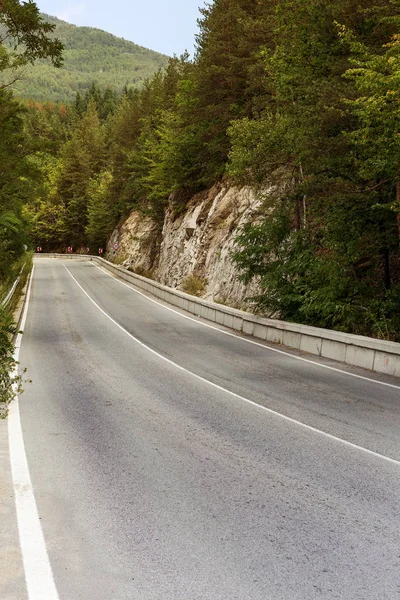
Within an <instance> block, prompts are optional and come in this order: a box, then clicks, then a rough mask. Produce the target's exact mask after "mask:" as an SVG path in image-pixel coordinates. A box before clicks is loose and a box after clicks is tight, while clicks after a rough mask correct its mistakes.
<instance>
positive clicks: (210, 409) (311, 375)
mask: <svg viewBox="0 0 400 600" xmlns="http://www.w3.org/2000/svg"><path fill="white" fill-rule="evenodd" d="M68 270H69V271H70V272H68ZM71 274H72V275H73V277H72V276H71ZM74 278H75V280H74ZM78 283H79V284H80V286H82V287H80V286H79V285H78ZM82 288H83V289H82ZM83 290H84V291H85V292H86V294H85V293H84V291H83ZM88 296H89V297H90V298H91V299H92V300H93V302H95V303H96V304H97V306H96V305H95V304H94V303H93V302H92V301H91V300H90V298H89V297H88ZM100 309H102V310H100ZM102 311H104V312H102ZM104 313H106V314H104ZM106 315H109V316H110V317H111V319H112V320H111V319H110V318H108V317H107V316H106ZM121 327H122V328H123V329H122V328H121ZM124 330H126V331H127V332H129V333H130V334H131V335H132V336H134V338H136V340H135V339H134V338H133V337H131V336H129V335H127V333H126V331H124ZM147 347H148V348H150V349H151V350H153V351H154V352H151V351H150V350H149V349H148V348H147ZM156 353H158V354H159V355H158V354H156ZM163 357H164V358H166V359H168V360H165V359H164V358H163ZM309 358H310V359H311V360H315V359H314V358H313V357H309ZM20 362H21V364H22V366H23V367H27V369H28V374H29V377H30V378H31V379H32V381H33V383H32V384H30V385H28V386H27V389H26V392H25V394H24V395H23V396H22V397H21V399H20V411H21V421H22V428H23V433H24V441H25V448H26V453H27V456H28V463H29V469H30V474H31V479H32V483H33V489H34V492H35V496H36V502H37V506H38V510H39V514H40V518H41V524H42V529H43V533H44V537H45V541H46V546H47V550H48V554H49V558H50V563H51V566H52V569H53V574H54V579H55V583H56V586H57V590H58V594H59V597H60V599H61V600H78V599H83V600H89V599H90V600H92V599H93V598H96V600H153V599H154V600H205V599H210V600H235V599H238V600H247V599H248V600H314V599H318V600H320V599H324V600H325V599H334V598H335V599H336V598H340V599H344V600H353V599H354V600H372V599H373V600H386V599H387V600H394V599H396V598H400V463H396V462H395V461H394V462H389V461H387V460H385V457H388V458H392V459H395V460H398V461H400V433H399V432H400V389H399V388H397V389H396V388H394V387H388V386H383V385H381V382H387V383H391V384H392V385H399V386H400V382H399V380H395V379H391V378H388V377H379V376H374V375H373V374H368V373H367V372H365V371H361V370H356V369H346V368H345V367H343V368H344V369H345V370H347V371H349V372H351V373H355V374H357V373H358V374H361V375H363V376H366V377H371V378H375V379H376V380H377V381H376V382H375V381H366V380H362V379H358V378H355V377H353V376H351V375H348V374H346V373H343V374H341V373H338V372H335V371H330V370H327V369H325V368H322V367H321V366H319V365H318V364H312V363H308V362H305V361H300V360H297V359H296V358H293V357H292V356H291V355H290V353H288V354H287V355H284V354H278V353H276V352H273V351H271V350H270V349H269V348H268V345H265V347H260V346H256V345H254V344H251V343H249V342H248V341H246V340H244V339H242V338H240V337H232V336H228V335H226V334H224V333H223V331H218V330H216V329H211V328H209V327H205V326H204V325H203V324H202V323H198V322H195V321H194V320H192V319H188V318H184V317H183V316H181V315H180V314H179V313H177V312H172V311H171V310H168V309H167V308H164V307H163V306H162V305H160V304H156V303H154V302H152V301H151V300H150V299H148V298H146V297H144V296H143V295H139V294H138V293H136V292H135V291H134V290H132V289H131V288H130V287H129V286H127V285H123V284H122V283H121V282H119V281H118V280H116V279H114V278H113V277H111V276H109V275H108V274H106V273H104V272H103V271H101V270H100V269H98V268H96V267H95V266H94V265H93V264H92V263H89V262H74V261H64V263H63V261H57V260H53V259H38V260H36V269H35V275H34V280H33V286H32V295H31V301H30V305H29V312H28V320H27V324H26V327H25V335H24V338H23V344H22V350H21V355H20ZM173 363H176V364H177V365H179V366H180V367H183V369H182V368H178V367H177V366H176V365H174V364H173ZM321 364H328V365H333V366H335V367H338V364H337V363H332V362H329V361H323V362H321ZM339 367H340V365H339ZM193 374H194V375H197V376H199V377H200V378H199V377H195V376H193ZM201 378H204V379H206V380H207V381H209V382H212V383H214V384H216V385H214V386H213V385H210V384H209V383H207V381H204V380H203V379H201ZM216 386H220V387H219V388H218V387H216ZM221 388H225V390H227V391H224V389H221ZM229 391H230V392H233V393H234V394H237V395H239V396H242V397H244V398H246V399H248V400H250V401H251V402H246V401H245V400H244V399H241V398H239V397H237V396H235V395H233V394H232V393H229ZM258 405H259V406H258ZM263 407H266V408H268V409H271V410H272V411H276V413H280V414H281V415H285V416H287V417H291V418H292V419H294V420H295V421H299V422H301V423H303V424H305V425H309V426H311V427H313V428H315V429H316V430H312V429H307V428H305V427H303V426H302V425H301V424H300V423H296V422H292V421H289V420H286V419H284V418H283V417H282V416H280V414H276V413H274V412H271V411H268V410H265V409H264V408H263ZM324 434H329V435H324ZM329 436H334V437H329ZM334 438H341V439H343V440H344V441H347V442H351V444H353V445H351V444H350V445H349V444H345V443H343V442H341V441H340V440H338V439H334ZM365 450H371V451H373V452H375V453H378V454H379V455H382V456H377V455H373V454H369V453H367V452H365Z"/></svg>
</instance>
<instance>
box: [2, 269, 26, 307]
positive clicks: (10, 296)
mask: <svg viewBox="0 0 400 600" xmlns="http://www.w3.org/2000/svg"><path fill="white" fill-rule="evenodd" d="M20 281H21V274H19V275H18V277H17V279H16V280H15V281H14V283H13V285H12V287H11V289H10V291H9V292H8V294H7V295H6V297H5V298H4V299H3V300H2V301H1V302H0V304H1V305H2V306H4V307H6V306H7V305H8V304H9V303H10V301H11V299H12V297H13V296H14V293H15V290H16V289H17V286H18V284H19V282H20Z"/></svg>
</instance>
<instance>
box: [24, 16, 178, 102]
mask: <svg viewBox="0 0 400 600" xmlns="http://www.w3.org/2000/svg"><path fill="white" fill-rule="evenodd" d="M43 18H44V19H45V20H46V21H49V22H50V23H54V24H55V25H56V29H55V32H54V35H55V37H57V38H59V39H60V40H61V42H62V43H63V44H64V47H65V49H64V53H63V55H64V66H63V67H62V68H61V69H55V68H54V67H52V66H51V65H50V63H49V62H47V61H44V60H42V61H39V62H38V63H36V64H35V65H34V66H31V67H29V68H27V69H26V70H25V72H24V75H23V79H22V80H21V81H19V82H17V83H16V84H15V85H14V86H13V88H14V91H15V93H16V94H17V95H19V96H22V97H23V98H29V99H33V100H37V101H42V102H45V101H53V102H59V101H60V102H73V101H74V100H75V97H76V93H77V92H80V93H81V94H82V93H83V94H84V93H85V92H86V90H88V89H89V87H90V85H91V84H92V83H93V82H96V83H97V84H98V85H99V86H100V87H102V88H106V87H111V88H113V89H116V90H121V91H122V89H123V88H124V86H125V85H127V86H128V88H138V87H141V85H142V84H143V81H144V80H145V79H147V78H148V77H151V76H152V75H153V74H154V73H155V72H156V71H158V70H159V69H162V68H164V67H165V66H166V65H167V62H168V57H167V56H165V55H163V54H159V53H158V52H154V51H153V50H148V49H147V48H143V47H142V46H138V45H136V44H134V43H133V42H129V41H127V40H124V39H122V38H118V37H116V36H114V35H112V34H111V33H107V32H105V31H102V30H101V29H94V28H92V27H78V26H76V25H70V24H69V23H66V22H65V21H61V20H60V19H57V18H56V17H51V16H49V15H43Z"/></svg>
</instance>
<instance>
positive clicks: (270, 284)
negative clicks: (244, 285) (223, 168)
mask: <svg viewBox="0 0 400 600" xmlns="http://www.w3.org/2000/svg"><path fill="white" fill-rule="evenodd" d="M278 8H279V10H278V11H277V32H278V34H279V37H278V41H279V43H278V44H277V45H276V46H275V48H271V47H270V48H265V49H264V52H263V55H264V60H265V68H266V71H267V73H268V75H269V78H270V84H269V85H270V89H271V92H272V93H271V99H270V102H269V103H268V105H267V106H266V107H265V110H264V112H263V113H261V114H260V116H259V117H257V118H256V119H249V118H247V119H241V120H238V121H236V122H234V123H232V125H231V127H230V129H229V134H230V137H231V142H232V149H231V153H230V165H229V172H230V173H231V174H232V175H233V176H234V177H235V178H236V179H237V180H238V181H240V182H242V183H243V182H248V183H251V184H253V185H254V184H255V185H258V186H260V188H261V189H263V188H265V186H268V185H269V186H271V185H273V186H275V189H277V192H278V197H274V195H273V194H271V193H270V194H269V203H268V205H266V207H265V216H264V219H263V220H262V222H261V223H260V224H258V225H257V226H254V227H251V226H249V227H248V228H246V229H245V230H244V231H243V233H242V235H241V236H240V237H239V239H238V250H237V252H236V254H235V257H234V258H235V260H236V262H237V264H238V267H239V269H240V270H241V272H242V275H243V277H244V278H245V279H246V281H250V280H252V279H253V278H257V279H258V280H259V281H260V285H261V288H262V290H263V293H262V295H260V297H258V298H257V303H258V306H259V308H260V309H262V310H265V311H267V312H269V313H272V314H279V315H280V316H281V317H282V318H284V319H288V320H294V321H298V322H302V323H308V324H313V325H319V326H322V327H331V328H334V329H343V330H346V331H350V332H354V333H363V334H371V335H378V336H385V337H389V338H391V339H397V338H398V336H399V332H400V328H399V325H400V323H399V317H398V315H399V314H400V302H399V300H398V297H396V294H395V293H394V290H398V287H399V282H400V272H399V242H398V234H397V230H396V219H395V215H394V214H393V213H391V210H390V209H393V208H394V203H395V190H394V187H395V183H396V176H395V175H396V173H397V170H398V164H399V162H398V148H397V135H396V133H397V131H398V107H397V106H396V100H395V94H393V93H392V91H393V90H392V88H394V84H395V81H396V75H395V73H396V68H395V60H394V54H396V53H397V49H396V48H395V46H396V45H397V37H395V38H392V43H391V44H390V46H387V48H388V49H387V50H386V52H385V53H382V45H383V44H384V43H385V41H386V42H387V40H388V39H390V35H392V34H393V31H391V28H393V27H395V26H397V25H396V24H397V20H396V18H395V17H396V14H397V7H396V3H390V2H385V1H383V0H382V2H379V3H376V5H375V6H372V7H371V6H370V5H367V3H365V2H363V1H360V2H357V3H356V5H354V3H353V2H350V1H347V0H343V1H342V2H339V3H338V2H324V3H322V2H321V3H320V2H315V3H305V2H302V1H301V0H293V1H292V2H285V3H283V2H281V3H279V7H278ZM388 17H390V18H388ZM337 22H340V23H342V24H343V26H342V28H341V29H340V30H338V26H337ZM349 31H351V33H349ZM339 33H340V34H341V35H342V37H343V36H344V38H345V40H344V42H343V41H342V40H341V36H340V35H339ZM388 36H389V37H388ZM354 63H356V66H357V68H354V66H352V64H353V65H354ZM390 74H392V75H393V78H392V79H390V77H389V75H390ZM349 98H351V100H349Z"/></svg>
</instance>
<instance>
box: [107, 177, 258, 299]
mask: <svg viewBox="0 0 400 600" xmlns="http://www.w3.org/2000/svg"><path fill="white" fill-rule="evenodd" d="M260 204H261V201H260V198H258V197H257V195H256V194H255V192H254V191H253V190H252V189H251V188H249V187H243V188H237V187H230V186H228V185H226V184H225V185H224V184H218V185H216V186H214V187H213V188H211V189H210V190H208V191H206V192H202V193H200V194H197V195H196V196H194V197H193V198H192V199H191V201H190V202H189V204H188V205H187V207H186V209H185V211H184V212H182V213H178V214H177V213H176V209H175V208H174V205H173V203H172V202H171V203H170V205H169V206H168V208H167V211H166V215H165V219H164V225H163V228H162V231H160V228H159V226H157V225H156V224H155V223H154V222H153V221H152V220H151V219H149V218H148V217H144V216H143V215H141V214H140V213H139V212H138V211H135V210H134V211H132V212H131V214H130V216H129V217H128V219H127V220H126V221H125V222H124V223H123V224H122V225H121V226H119V227H118V228H117V229H116V230H115V231H114V232H113V234H112V236H111V238H110V240H109V243H108V247H107V258H108V259H109V260H112V261H114V262H118V263H120V264H122V265H123V266H124V267H126V268H129V269H131V270H132V271H134V272H136V273H139V274H143V275H145V276H150V277H152V278H154V279H155V280H157V281H159V282H161V283H163V284H165V285H168V286H170V287H175V288H179V289H183V290H184V291H188V292H190V293H197V294H198V295H201V296H202V297H204V298H207V299H210V300H214V301H217V302H221V303H224V304H228V305H230V306H234V307H238V308H242V309H243V308H246V303H245V300H246V298H247V297H249V296H252V295H255V294H257V292H258V289H257V286H256V285H255V284H252V285H251V286H245V285H244V284H243V283H242V282H241V281H240V280H239V277H238V273H237V270H236V268H235V266H234V264H233V263H232V260H231V254H232V251H233V249H234V246H235V238H236V236H237V234H238V232H239V230H240V228H241V227H242V226H243V225H244V224H245V223H249V222H253V221H254V220H256V218H257V215H258V213H259V208H260ZM115 243H118V244H119V248H118V250H117V251H115V250H114V249H113V245H114V244H115Z"/></svg>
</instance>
